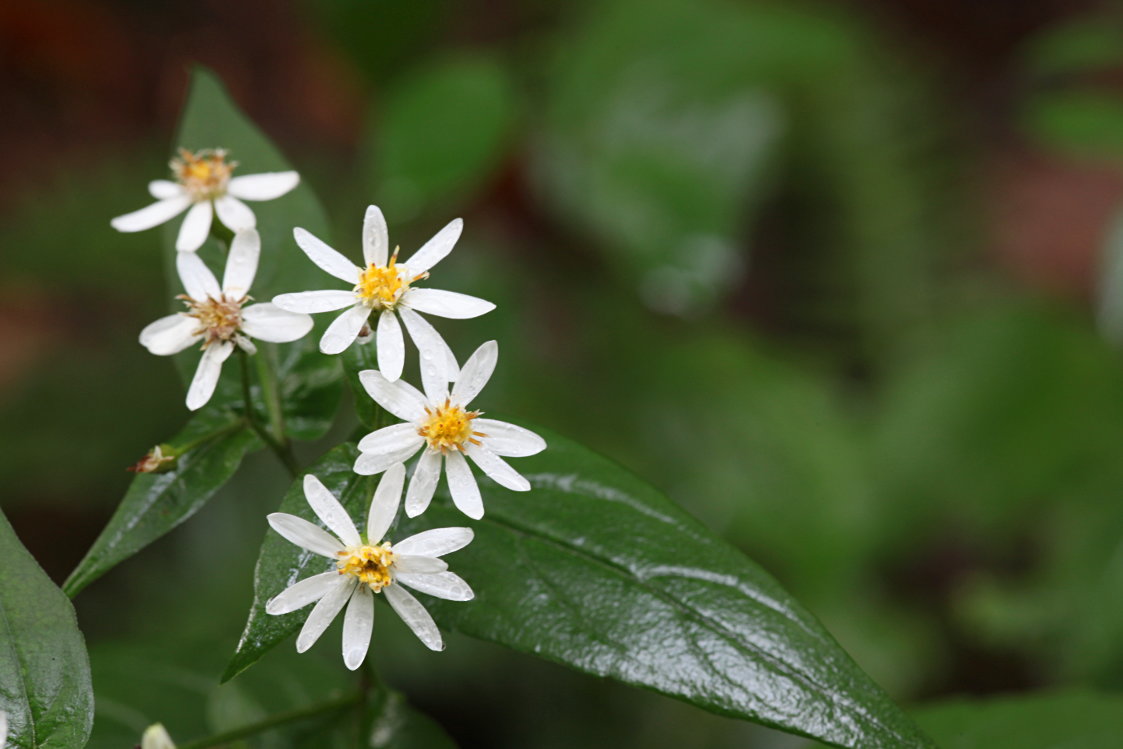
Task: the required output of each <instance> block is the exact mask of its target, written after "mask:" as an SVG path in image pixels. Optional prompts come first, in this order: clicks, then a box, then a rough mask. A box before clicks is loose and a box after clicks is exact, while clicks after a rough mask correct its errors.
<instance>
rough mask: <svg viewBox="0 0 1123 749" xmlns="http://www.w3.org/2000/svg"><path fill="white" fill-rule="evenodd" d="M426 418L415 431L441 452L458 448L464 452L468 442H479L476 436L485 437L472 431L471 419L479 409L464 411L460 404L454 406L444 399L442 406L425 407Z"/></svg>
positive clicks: (474, 443) (481, 433)
mask: <svg viewBox="0 0 1123 749" xmlns="http://www.w3.org/2000/svg"><path fill="white" fill-rule="evenodd" d="M425 413H426V414H427V418H426V420H425V421H424V423H422V425H421V427H420V428H418V430H417V433H418V434H420V435H421V436H422V437H424V438H425V439H426V440H427V441H428V442H429V447H431V448H433V449H434V450H440V451H441V452H447V451H449V450H459V451H460V452H464V449H465V447H466V446H467V445H468V443H471V444H473V445H478V444H480V441H479V440H478V439H476V437H486V436H487V435H486V434H484V433H483V432H475V431H472V419H474V418H476V417H477V416H479V415H480V412H479V411H465V410H464V409H463V408H461V407H460V406H455V405H453V404H452V403H451V401H449V400H448V399H445V402H444V405H443V406H437V407H436V408H430V407H429V406H426V407H425Z"/></svg>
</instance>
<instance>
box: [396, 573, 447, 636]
mask: <svg viewBox="0 0 1123 749" xmlns="http://www.w3.org/2000/svg"><path fill="white" fill-rule="evenodd" d="M382 592H383V593H384V594H385V595H386V600H387V602H389V604H390V605H391V606H392V607H393V608H394V611H396V612H398V616H400V617H401V618H402V621H403V622H405V623H406V626H407V627H409V628H410V629H412V630H413V633H414V634H415V635H417V638H418V639H419V640H421V642H423V643H425V647H427V648H429V649H430V650H444V649H445V644H444V641H443V640H442V639H441V631H440V630H439V629H437V623H436V622H434V621H433V617H431V616H430V615H429V612H428V611H426V610H425V607H424V606H422V605H421V602H420V601H418V600H417V599H416V598H414V597H413V595H412V594H410V593H409V592H407V591H406V590H404V589H402V588H401V586H398V585H391V586H389V587H388V588H383V589H382Z"/></svg>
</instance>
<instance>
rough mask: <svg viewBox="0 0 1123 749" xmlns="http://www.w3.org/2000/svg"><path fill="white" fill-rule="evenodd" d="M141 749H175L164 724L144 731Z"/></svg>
mask: <svg viewBox="0 0 1123 749" xmlns="http://www.w3.org/2000/svg"><path fill="white" fill-rule="evenodd" d="M140 749H175V744H173V743H172V737H171V736H169V735H168V732H167V730H166V729H165V728H164V726H163V724H161V723H156V724H154V725H151V726H149V727H148V728H147V729H145V731H144V736H143V737H142V738H141V740H140Z"/></svg>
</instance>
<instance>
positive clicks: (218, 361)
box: [187, 341, 234, 411]
mask: <svg viewBox="0 0 1123 749" xmlns="http://www.w3.org/2000/svg"><path fill="white" fill-rule="evenodd" d="M233 352H234V344H233V343H230V341H223V342H222V343H215V344H213V345H210V346H207V348H206V350H204V351H203V356H202V357H201V358H200V359H199V366H198V367H196V368H195V377H194V378H192V380H191V387H189V388H188V389H187V408H188V409H189V410H191V411H197V410H199V409H200V408H202V407H203V406H205V405H207V401H209V400H210V399H211V396H212V395H214V389H215V386H216V385H218V376H219V375H220V374H222V363H223V362H224V361H226V360H227V359H228V358H229V357H230V354H231V353H233Z"/></svg>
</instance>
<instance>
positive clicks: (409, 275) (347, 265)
mask: <svg viewBox="0 0 1123 749" xmlns="http://www.w3.org/2000/svg"><path fill="white" fill-rule="evenodd" d="M226 157H227V152H226V151H225V150H223V149H212V150H204V151H199V152H196V153H192V152H190V151H186V150H183V149H181V150H180V155H179V157H178V158H177V159H175V160H173V161H172V170H173V173H174V174H175V176H176V178H177V181H176V182H169V181H164V180H158V181H155V182H152V183H151V184H150V185H149V191H150V192H151V193H152V195H153V197H155V198H157V199H158V200H159V202H157V203H154V204H153V205H150V206H148V207H147V208H143V209H141V210H139V211H136V212H135V213H130V214H128V215H125V216H120V217H118V218H116V219H114V220H113V222H112V225H113V226H114V227H115V228H117V229H119V230H120V231H140V230H142V229H147V228H150V227H152V226H155V225H157V224H160V223H163V222H165V221H168V220H170V219H172V218H174V217H175V216H177V215H179V214H180V213H182V212H183V211H184V210H187V208H188V206H192V207H191V208H190V210H189V211H188V214H187V217H186V218H185V219H184V222H183V225H182V227H181V228H180V231H179V235H178V239H177V240H176V249H177V250H179V252H178V253H177V257H176V269H177V271H178V272H179V277H180V280H181V281H182V282H183V287H184V290H185V292H186V293H185V294H183V295H181V296H180V297H178V298H179V299H181V300H183V302H184V304H185V305H186V309H185V310H184V311H182V312H179V313H176V314H173V315H169V316H167V317H163V318H161V319H159V320H157V321H156V322H154V323H152V324H151V325H149V326H147V327H146V328H145V329H144V330H143V331H141V334H140V342H141V344H142V345H144V346H145V347H146V348H147V349H148V350H149V351H151V352H152V353H154V354H158V355H163V356H167V355H171V354H175V353H178V352H180V351H183V350H184V349H186V348H187V347H189V346H190V345H192V344H193V343H196V342H201V344H202V350H203V355H202V357H201V358H200V360H199V364H198V367H197V369H196V372H195V376H194V378H193V379H192V382H191V385H190V387H189V388H188V393H187V407H188V408H189V409H192V410H195V409H198V408H201V407H202V406H204V405H205V404H206V403H207V402H208V401H209V400H210V399H211V396H212V395H213V393H214V391H215V387H216V385H217V383H218V379H219V375H220V374H221V368H222V363H223V362H224V361H225V360H226V359H227V358H228V357H229V356H230V355H231V354H232V353H233V352H234V350H235V349H236V348H237V349H240V350H241V351H242V352H244V354H245V355H252V354H254V353H255V352H256V347H255V345H254V343H253V340H251V339H257V340H260V341H268V342H273V343H286V342H290V341H295V340H297V339H299V338H302V337H303V336H304V335H306V334H307V333H308V332H309V331H310V330H311V329H312V318H311V317H310V316H309V315H310V314H314V313H318V312H331V311H338V310H343V312H342V313H341V314H340V315H338V317H336V319H335V320H334V321H332V323H331V324H330V325H329V326H328V327H327V330H326V331H325V332H324V334H323V336H322V338H321V339H320V351H321V352H323V353H324V354H329V355H330V354H339V353H341V352H343V351H345V350H346V349H347V348H348V347H350V346H352V345H364V344H366V342H367V341H369V340H370V339H371V338H372V337H373V338H374V339H375V341H376V346H377V354H378V366H379V368H378V369H377V370H373V369H372V370H367V371H364V372H361V373H359V378H360V381H361V382H362V385H363V387H364V388H365V389H366V391H367V392H368V393H369V394H370V396H371V398H373V399H374V400H375V401H376V402H377V403H378V404H379V405H380V406H381V407H382V408H383V409H385V410H386V411H387V412H388V413H390V414H391V415H393V416H395V417H397V418H399V419H401V420H402V422H401V423H399V424H394V425H391V426H386V427H383V428H381V429H378V430H376V431H374V432H372V433H370V434H368V435H367V436H365V437H364V438H363V439H362V440H361V441H360V442H359V444H358V447H359V451H360V454H359V457H358V459H357V460H356V461H355V465H354V470H355V472H356V473H358V474H362V475H376V474H380V473H381V474H383V476H382V478H381V479H380V480H379V483H378V487H377V489H376V490H375V492H374V495H373V497H372V499H371V502H370V508H369V511H368V515H367V521H366V534H365V537H364V536H363V535H362V534H360V533H359V531H358V529H357V528H356V527H355V524H354V522H353V521H352V519H351V517H350V516H349V515H348V513H347V510H346V509H345V508H344V507H343V505H342V504H340V502H339V500H338V499H337V498H336V497H335V496H334V495H332V493H331V491H330V490H328V488H327V487H326V486H324V484H323V483H322V482H321V481H320V480H319V479H318V478H316V477H315V476H313V475H311V474H307V475H305V476H304V484H303V486H304V496H305V498H306V500H307V502H308V504H309V506H310V507H311V509H312V511H313V512H314V513H315V515H316V517H317V518H319V520H320V521H321V522H322V523H323V526H325V527H326V528H327V529H328V530H324V528H323V527H321V526H319V525H316V524H314V523H312V522H309V521H308V520H305V519H303V518H300V517H297V516H296V515H290V514H286V513H273V514H271V515H269V518H268V520H269V524H270V526H272V528H273V529H274V530H275V531H276V532H277V533H279V534H280V535H281V536H283V537H284V538H285V539H287V540H289V541H291V542H292V543H294V544H296V545H297V546H299V547H301V548H302V549H305V550H307V551H309V552H312V553H313V554H317V555H320V556H323V557H326V558H327V559H330V560H332V562H333V563H334V564H333V565H332V566H330V567H329V568H328V569H327V570H325V571H324V572H321V573H319V574H316V575H313V576H311V577H308V578H305V579H303V580H300V581H298V582H296V583H295V584H293V585H291V586H289V587H288V588H286V589H285V590H283V591H281V592H280V593H279V594H277V595H276V596H275V597H273V598H272V599H271V600H270V601H269V602H268V604H267V606H266V611H267V612H268V613H270V614H276V615H280V614H287V613H291V612H293V611H296V610H297V609H301V608H303V607H305V606H308V605H310V604H313V603H314V604H315V606H313V608H312V610H311V613H309V615H308V618H307V619H306V621H305V623H304V627H303V628H302V629H301V631H300V634H299V636H298V637H297V640H296V648H297V650H298V651H299V652H304V651H305V650H307V649H308V648H309V647H311V646H312V644H313V643H315V642H316V640H317V639H318V638H319V637H320V636H321V635H322V634H323V633H324V631H325V630H326V629H327V627H328V625H329V624H330V623H331V622H332V620H333V619H334V618H335V617H336V615H337V614H338V613H339V612H340V611H342V610H343V608H344V607H346V609H347V611H346V613H345V614H344V618H343V660H344V663H345V664H346V665H347V667H348V668H350V669H356V668H358V667H359V665H360V664H361V663H362V662H363V660H364V658H365V657H366V654H367V650H368V648H369V645H370V639H371V633H372V627H373V623H374V595H375V594H378V593H382V594H384V595H385V597H386V600H387V602H388V603H389V604H390V606H391V607H392V608H393V609H394V610H395V611H396V612H397V613H398V615H399V616H400V617H401V618H402V620H403V621H404V622H405V623H406V624H407V625H408V626H409V627H410V629H412V630H413V632H414V633H415V634H416V635H417V637H418V638H419V639H420V640H421V642H423V643H424V644H425V645H426V646H428V647H429V648H431V649H433V650H441V649H443V648H444V643H443V640H442V638H441V634H440V631H439V630H438V629H437V626H436V624H435V623H434V621H433V618H432V617H431V616H430V615H429V613H428V611H426V609H425V608H424V607H423V606H422V605H421V603H420V602H419V601H418V600H417V599H416V598H415V597H414V596H413V594H411V593H409V592H408V591H407V590H405V588H407V587H408V588H412V589H413V590H415V591H418V592H421V593H425V594H428V595H431V596H435V597H437V598H443V599H446V600H451V601H467V600H470V599H472V598H473V596H474V594H473V592H472V589H471V587H470V586H469V585H468V583H466V582H465V581H464V580H463V579H461V578H460V577H458V576H457V575H455V574H454V573H452V572H450V571H448V564H447V563H446V562H445V561H444V560H443V559H442V558H441V557H443V556H444V555H446V554H450V553H452V552H454V551H457V550H458V549H461V548H463V547H464V546H466V545H467V544H468V543H469V542H470V541H471V540H472V538H473V531H472V529H471V528H460V527H455V528H436V529H432V530H428V531H424V532H422V533H418V534H415V535H413V536H410V537H409V538H405V539H402V540H401V541H398V542H397V543H391V542H390V541H388V540H385V538H384V537H385V535H386V533H387V531H388V530H389V529H390V527H391V526H392V524H393V522H394V519H395V518H396V517H397V513H398V508H399V506H400V504H401V498H402V491H403V489H405V482H406V466H405V461H407V460H409V459H410V458H411V457H413V456H414V455H416V454H417V453H418V452H419V451H420V453H421V455H420V457H419V458H418V459H417V461H416V462H415V463H414V465H413V473H412V476H411V478H410V480H409V487H408V490H406V497H405V511H406V514H407V515H408V516H410V517H414V516H417V515H419V514H420V513H422V512H424V511H425V509H426V508H427V507H428V506H429V504H430V502H431V501H432V498H433V495H434V493H435V491H436V488H437V484H438V483H439V480H440V476H441V472H442V466H443V470H444V475H445V477H446V481H447V483H448V488H449V493H450V495H451V497H452V501H453V503H454V504H455V506H456V507H457V508H459V509H460V510H461V511H462V512H463V513H464V514H465V515H467V516H468V517H470V518H473V519H479V518H481V517H482V516H483V514H484V507H483V499H482V496H481V493H480V489H479V486H478V485H477V483H476V478H475V476H474V475H473V473H472V469H471V468H470V467H469V464H468V460H467V459H468V458H470V459H471V460H472V462H473V463H475V464H476V466H477V467H478V468H479V469H480V470H482V471H483V472H484V473H485V474H487V475H488V476H489V477H491V478H492V479H493V480H494V481H496V482H497V483H498V484H500V485H501V486H504V487H506V488H508V489H511V490H514V491H527V490H529V489H530V483H529V482H528V481H527V480H526V479H525V478H524V477H522V476H521V475H519V473H518V472H517V471H515V470H514V469H513V468H512V467H511V466H510V465H509V464H508V463H507V462H506V461H505V460H504V458H505V457H523V456H528V455H534V454H535V453H538V452H540V451H542V450H544V449H545V447H546V443H545V441H544V440H543V439H542V438H541V437H539V436H538V435H536V434H534V433H533V432H531V431H529V430H527V429H524V428H522V427H518V426H515V425H514V424H508V423H506V422H502V421H496V420H494V419H485V418H481V414H482V412H481V411H478V410H468V408H469V405H470V404H471V403H472V402H473V401H474V400H475V399H476V396H478V395H479V393H480V391H481V390H482V389H483V388H484V386H485V385H486V384H487V382H488V380H489V379H490V377H491V374H492V372H493V371H494V370H495V366H496V362H497V359H498V355H499V347H498V345H497V344H496V342H495V341H488V342H487V343H484V344H483V345H482V346H480V347H479V348H478V349H477V350H476V351H475V352H474V353H473V354H472V355H471V356H470V357H469V358H468V360H467V361H466V362H465V363H464V366H463V368H461V367H460V366H459V364H458V362H457V359H456V357H455V355H454V354H453V352H452V349H451V348H450V347H449V345H448V344H447V343H446V342H445V340H444V339H443V338H442V337H441V335H440V333H438V332H437V330H436V329H435V328H434V327H433V326H432V324H430V323H429V322H428V321H427V320H426V319H425V318H424V317H422V313H424V314H427V315H433V316H436V317H444V318H453V319H466V318H472V317H478V316H479V315H483V314H485V313H487V312H489V311H491V310H492V309H494V308H495V305H494V304H492V303H491V302H487V301H485V300H483V299H478V298H476V297H473V296H469V295H467V294H460V293H457V292H452V291H443V290H439V289H431V288H426V287H422V288H419V287H418V286H417V285H416V284H418V283H419V282H423V281H426V280H427V279H428V278H429V271H430V269H432V268H433V267H434V266H435V265H436V264H437V263H439V262H440V261H441V260H442V259H444V258H445V257H446V256H447V255H448V254H449V253H450V252H451V251H452V249H453V246H454V245H455V244H456V241H457V240H458V239H459V238H460V233H461V231H462V230H463V222H462V221H461V220H460V219H455V220H454V221H451V222H450V223H449V224H448V225H447V226H445V227H444V228H443V229H442V230H441V231H439V232H438V233H437V234H436V235H435V236H434V237H433V238H432V239H430V240H429V241H428V242H426V243H425V244H424V245H422V246H421V248H420V249H419V250H417V252H415V253H413V254H412V255H411V256H410V257H409V258H408V259H406V260H403V261H401V262H399V261H398V248H397V247H395V248H394V250H393V251H392V252H391V250H390V240H389V235H388V232H387V228H386V220H385V218H384V217H383V215H382V211H380V210H379V209H378V207H377V206H373V205H372V206H370V207H369V208H367V211H366V215H365V218H364V221H363V230H362V255H363V262H364V263H365V265H362V266H357V265H355V264H354V263H352V261H350V260H348V259H347V258H346V257H345V256H344V255H342V254H340V253H339V252H337V251H336V250H334V249H332V248H331V247H329V246H328V245H327V244H325V243H324V242H323V241H321V240H320V239H318V238H316V237H315V236H313V235H312V234H310V233H309V232H307V231H305V230H304V229H301V228H299V227H297V228H294V229H293V236H294V238H295V240H296V243H297V245H298V246H299V247H300V249H302V250H303V251H304V253H305V254H306V255H307V256H308V258H309V259H310V260H311V261H312V262H313V263H315V264H316V265H317V266H319V268H320V269H322V270H323V271H325V272H326V273H328V274H330V275H332V276H334V277H335V278H338V279H340V280H342V281H344V282H346V283H347V284H349V285H350V286H351V288H350V289H327V290H317V291H294V292H292V293H286V294H280V295H278V296H276V297H274V299H273V300H272V302H266V303H259V304H249V303H248V302H249V301H250V299H251V297H250V293H249V292H250V286H251V284H252V283H253V279H254V276H255V274H256V271H257V267H258V261H259V256H260V251H261V240H260V237H259V236H258V233H257V231H256V229H255V224H256V220H255V218H254V215H253V212H252V211H251V210H250V209H249V208H248V207H247V206H246V205H245V204H244V203H242V202H241V200H239V198H241V199H243V200H269V199H272V198H277V197H280V196H281V195H284V194H285V193H287V192H288V191H290V190H292V189H293V188H294V187H296V185H297V184H298V183H299V177H298V175H297V174H296V173H295V172H279V173H272V174H258V175H250V176H243V177H233V176H232V172H233V170H234V168H235V167H236V166H237V164H236V163H235V162H231V161H228V160H227V158H226ZM212 214H217V215H218V218H219V220H220V221H221V222H222V223H223V224H225V225H226V226H227V227H228V228H229V229H230V230H231V231H232V232H233V235H234V236H233V240H232V241H231V242H230V248H229V254H228V256H227V258H226V268H225V272H224V274H223V279H222V284H221V285H219V283H218V281H217V279H216V278H215V276H214V274H213V273H212V272H211V271H210V270H209V269H208V268H207V266H206V265H205V264H204V262H203V261H202V259H201V258H199V256H198V255H196V254H195V250H197V249H198V248H199V247H200V246H202V244H203V243H204V242H205V241H206V238H207V235H208V233H209V232H210V231H211V223H212ZM372 315H376V318H377V319H376V320H372V319H371V316H372ZM403 325H404V326H405V330H406V331H407V332H408V333H409V336H410V338H411V339H412V340H413V342H414V345H415V346H416V347H417V351H418V362H419V369H420V379H421V384H422V389H423V391H424V392H423V393H422V392H421V391H419V390H417V389H416V388H415V387H413V386H411V385H409V384H408V383H406V382H405V381H403V380H402V379H401V377H402V372H403V370H404V366H405V358H406V357H405V352H406V349H405V339H404V336H403V333H402V326H403ZM450 386H451V387H450ZM328 531H330V533H329V532H328Z"/></svg>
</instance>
